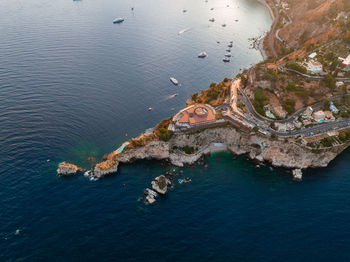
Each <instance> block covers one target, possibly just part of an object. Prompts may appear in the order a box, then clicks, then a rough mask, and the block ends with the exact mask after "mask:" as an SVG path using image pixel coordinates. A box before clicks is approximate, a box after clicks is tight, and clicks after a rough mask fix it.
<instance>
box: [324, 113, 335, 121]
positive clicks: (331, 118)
mask: <svg viewBox="0 0 350 262" xmlns="http://www.w3.org/2000/svg"><path fill="white" fill-rule="evenodd" d="M324 114H325V116H326V119H330V120H334V119H335V117H334V116H333V114H332V112H331V111H324Z"/></svg>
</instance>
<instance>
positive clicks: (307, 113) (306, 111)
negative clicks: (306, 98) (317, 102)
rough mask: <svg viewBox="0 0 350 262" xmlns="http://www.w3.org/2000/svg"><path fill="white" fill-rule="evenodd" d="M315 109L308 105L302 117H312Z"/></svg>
mask: <svg viewBox="0 0 350 262" xmlns="http://www.w3.org/2000/svg"><path fill="white" fill-rule="evenodd" d="M313 111H314V110H313V109H312V107H311V106H308V107H307V108H306V110H305V111H304V113H303V115H302V118H303V119H310V118H311V115H312V112H313Z"/></svg>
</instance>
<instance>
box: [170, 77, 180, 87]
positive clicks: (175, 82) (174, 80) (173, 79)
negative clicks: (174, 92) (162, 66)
mask: <svg viewBox="0 0 350 262" xmlns="http://www.w3.org/2000/svg"><path fill="white" fill-rule="evenodd" d="M170 82H171V83H173V84H174V85H176V86H177V85H178V84H179V81H177V79H176V78H174V77H170Z"/></svg>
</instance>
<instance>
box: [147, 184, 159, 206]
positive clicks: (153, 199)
mask: <svg viewBox="0 0 350 262" xmlns="http://www.w3.org/2000/svg"><path fill="white" fill-rule="evenodd" d="M145 195H146V201H147V202H148V203H150V204H153V203H154V202H156V197H157V196H158V194H157V193H156V192H155V191H153V190H152V189H149V188H146V189H145Z"/></svg>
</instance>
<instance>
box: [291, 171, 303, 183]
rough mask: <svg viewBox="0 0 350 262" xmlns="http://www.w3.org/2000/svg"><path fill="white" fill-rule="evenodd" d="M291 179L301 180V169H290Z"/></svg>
mask: <svg viewBox="0 0 350 262" xmlns="http://www.w3.org/2000/svg"><path fill="white" fill-rule="evenodd" d="M292 174H293V179H294V180H296V181H301V180H302V179H303V171H301V169H294V170H293V171H292Z"/></svg>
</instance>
